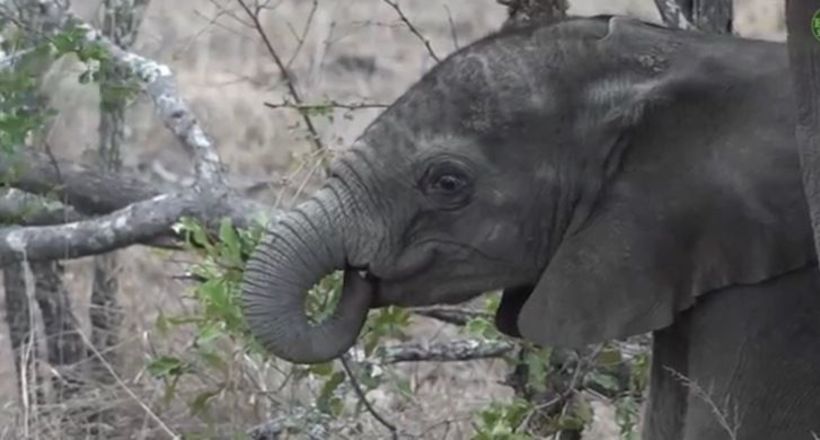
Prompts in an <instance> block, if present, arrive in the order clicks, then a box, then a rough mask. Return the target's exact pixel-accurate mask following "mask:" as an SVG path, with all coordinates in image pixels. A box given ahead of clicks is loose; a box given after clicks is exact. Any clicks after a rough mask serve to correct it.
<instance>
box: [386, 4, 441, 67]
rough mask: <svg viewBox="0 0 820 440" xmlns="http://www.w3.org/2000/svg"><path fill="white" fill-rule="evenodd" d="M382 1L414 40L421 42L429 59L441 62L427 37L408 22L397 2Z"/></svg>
mask: <svg viewBox="0 0 820 440" xmlns="http://www.w3.org/2000/svg"><path fill="white" fill-rule="evenodd" d="M382 1H383V2H385V3H387V4H388V5H389V6H390V7H391V8H393V10H394V11H396V14H397V15H398V16H399V20H401V22H402V23H404V25H405V26H407V29H408V30H410V32H412V33H413V35H415V36H416V38H418V39H419V41H421V42H422V44H424V48H425V49H427V53H428V54H430V58H432V59H434V60H436V62H439V61H441V58H439V56H438V55H436V52H435V51H434V50H433V46H432V45H431V44H430V40H428V39H427V37H425V36H424V34H422V33H421V31H419V29H418V28H417V27H416V26H415V25H414V24H413V22H411V21H410V19H409V18H407V16H406V15H404V11H402V9H401V6H399V3H398V1H396V0H382Z"/></svg>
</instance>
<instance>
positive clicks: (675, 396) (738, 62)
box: [243, 17, 820, 440]
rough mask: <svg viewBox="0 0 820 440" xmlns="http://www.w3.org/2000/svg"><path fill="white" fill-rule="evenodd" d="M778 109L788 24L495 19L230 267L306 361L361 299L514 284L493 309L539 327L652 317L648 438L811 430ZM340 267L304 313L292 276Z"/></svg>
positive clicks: (556, 336)
mask: <svg viewBox="0 0 820 440" xmlns="http://www.w3.org/2000/svg"><path fill="white" fill-rule="evenodd" d="M793 124H794V112H793V95H792V94H791V88H790V83H789V75H788V66H787V56H786V50H785V47H784V46H783V45H781V44H775V43H768V42H760V41H751V40H741V39H737V38H733V37H725V36H716V35H706V34H696V33H686V32H679V31H672V30H667V29H663V28H659V27H655V26H651V25H647V24H643V23H639V22H637V21H633V20H630V19H626V18H621V17H614V18H610V17H598V18H589V19H573V20H568V21H565V22H561V23H557V24H553V25H541V26H537V27H530V28H523V29H517V30H508V31H504V32H503V33H501V34H498V35H493V36H490V37H488V38H486V39H484V40H482V41H479V42H477V43H475V44H473V45H471V46H469V47H467V48H465V49H463V50H461V51H459V52H458V53H456V54H455V55H453V56H451V57H450V58H448V59H447V60H445V61H444V62H442V63H441V64H440V65H439V66H437V67H436V68H435V69H433V70H432V71H431V72H430V73H429V74H427V75H426V76H425V77H424V78H423V79H422V80H421V81H420V82H419V83H418V84H416V85H415V86H413V87H412V88H411V89H410V90H409V91H407V92H406V93H405V94H404V95H403V96H402V97H401V98H400V99H399V100H398V101H397V102H396V103H395V104H394V105H393V106H391V107H390V108H389V109H388V110H386V111H385V112H384V113H383V114H382V115H381V116H380V117H379V118H377V119H376V120H375V122H373V124H372V125H371V126H370V127H369V128H368V129H367V130H366V131H365V133H364V134H363V135H362V136H361V137H360V138H359V139H358V141H357V142H356V143H355V145H353V146H352V148H350V149H349V150H347V151H346V152H345V153H344V154H343V155H341V156H340V157H338V158H337V159H336V160H335V161H334V163H333V165H332V175H331V177H330V178H329V179H328V181H327V184H326V185H325V187H324V188H323V189H322V190H320V191H319V192H318V193H317V194H315V196H314V197H313V198H312V199H311V200H309V201H307V202H306V203H304V204H303V205H301V206H300V207H298V208H296V209H295V210H293V211H292V212H290V213H288V214H287V215H286V216H285V217H284V218H283V219H282V220H281V221H279V222H278V223H276V224H275V225H273V226H272V227H271V230H270V232H269V234H267V236H266V237H265V239H264V242H263V243H262V244H261V245H260V246H259V247H258V249H257V250H256V251H255V253H254V254H253V256H252V257H251V259H250V261H249V262H248V266H247V271H246V276H245V281H244V285H243V293H244V303H245V312H246V316H247V318H248V321H249V324H250V326H251V330H252V331H253V333H254V335H255V336H256V337H257V338H258V339H259V340H260V341H261V342H262V343H263V344H264V345H265V346H266V347H267V348H268V349H269V350H270V351H271V352H272V353H274V354H276V355H277V356H280V357H283V358H286V359H289V360H292V361H295V362H307V363H310V362H320V361H325V360H328V359H331V358H334V357H336V356H339V355H340V354H342V353H344V352H345V350H347V349H348V348H349V347H350V346H351V344H353V343H354V341H355V339H356V337H357V334H358V332H359V331H360V328H361V326H362V323H363V321H364V318H365V316H366V313H367V310H368V308H370V307H378V306H383V305H386V304H397V305H404V306H411V305H424V304H434V303H457V302H461V301H464V300H467V299H469V298H472V297H474V296H476V295H478V294H480V293H481V292H485V291H489V290H493V289H505V290H504V296H503V300H502V304H501V307H500V309H499V311H498V315H497V319H496V322H497V325H498V327H499V328H500V329H501V330H502V331H504V332H506V333H508V334H510V335H514V336H522V337H524V338H527V339H529V340H531V341H534V342H536V343H540V344H544V345H561V346H580V345H583V344H588V343H593V342H599V341H603V340H606V339H610V338H618V337H624V336H627V335H632V334H636V333H640V332H648V331H654V332H655V333H654V334H655V342H654V348H653V353H654V356H653V369H652V378H651V381H652V382H651V396H650V402H649V404H648V406H647V410H646V411H647V413H646V419H645V427H644V430H645V431H644V438H646V439H663V440H677V439H691V440H695V439H698V440H704V439H705V440H710V439H725V438H730V437H729V434H728V433H727V428H728V430H731V429H733V428H735V427H736V435H737V438H739V439H744V440H749V439H752V440H756V439H766V440H771V439H802V438H811V437H810V432H811V431H814V432H818V433H820V397H818V396H820V319H818V316H820V295H818V294H817V292H818V290H820V276H818V273H817V270H816V269H815V254H814V250H813V247H812V239H811V230H810V227H809V219H808V214H807V210H806V206H805V203H804V198H803V190H802V185H801V182H800V170H799V165H798V158H797V151H796V147H795V140H794V135H793V132H794V129H793ZM334 269H345V270H346V275H345V285H344V289H343V293H342V299H341V303H340V305H339V306H338V308H337V310H336V312H335V314H334V315H333V316H332V317H331V318H329V319H328V320H326V321H324V322H322V323H319V324H317V325H312V324H310V323H309V322H308V320H307V318H306V317H305V314H304V299H305V292H306V291H307V289H309V288H310V287H311V286H312V285H313V284H314V283H315V282H316V281H317V280H319V279H320V278H321V277H322V276H323V275H325V274H327V273H329V272H330V271H332V270H334ZM359 271H362V272H366V274H367V275H366V276H365V277H364V278H363V277H361V276H359V275H358V272H359ZM682 377H685V378H686V380H685V381H683V380H681V378H682ZM683 382H688V385H686V384H684V383H683ZM705 393H706V394H708V396H706V395H705ZM705 397H708V398H705ZM712 404H714V405H715V406H716V407H717V408H719V409H720V410H721V412H722V413H723V415H722V416H717V415H716V414H715V411H713V408H712V406H711V405H712ZM723 425H728V426H723Z"/></svg>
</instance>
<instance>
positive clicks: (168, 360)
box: [148, 356, 189, 378]
mask: <svg viewBox="0 0 820 440" xmlns="http://www.w3.org/2000/svg"><path fill="white" fill-rule="evenodd" d="M188 370H189V366H188V365H187V364H186V363H185V362H184V361H183V360H181V359H178V358H175V357H171V356H160V357H158V358H156V359H154V360H152V361H151V363H149V364H148V372H149V373H150V374H151V375H152V376H154V377H156V378H166V377H169V376H180V375H182V374H184V373H186V372H187V371H188Z"/></svg>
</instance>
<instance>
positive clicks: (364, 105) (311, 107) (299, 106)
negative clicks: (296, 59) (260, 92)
mask: <svg viewBox="0 0 820 440" xmlns="http://www.w3.org/2000/svg"><path fill="white" fill-rule="evenodd" d="M388 106H389V105H388V104H379V103H370V102H349V103H348V102H339V101H335V100H330V101H328V102H326V103H317V104H305V103H293V102H289V101H283V102H276V103H275V102H266V103H265V107H268V108H272V109H281V108H289V109H294V110H298V111H300V112H310V111H317V110H323V109H328V108H330V109H337V108H338V109H342V110H369V109H374V108H378V109H383V108H387V107H388Z"/></svg>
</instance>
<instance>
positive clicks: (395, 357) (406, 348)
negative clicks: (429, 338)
mask: <svg viewBox="0 0 820 440" xmlns="http://www.w3.org/2000/svg"><path fill="white" fill-rule="evenodd" d="M515 347H516V346H515V344H513V343H511V342H507V341H500V340H499V341H492V340H489V341H484V340H478V339H460V340H454V341H449V342H439V343H433V344H429V345H423V344H420V343H407V344H398V345H393V346H386V347H381V348H379V351H378V354H379V356H380V357H381V359H382V360H383V362H384V363H385V364H396V363H399V362H430V361H432V362H462V361H471V360H476V359H489V358H498V357H503V356H506V355H507V354H509V353H510V352H511V351H513V349H515Z"/></svg>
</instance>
